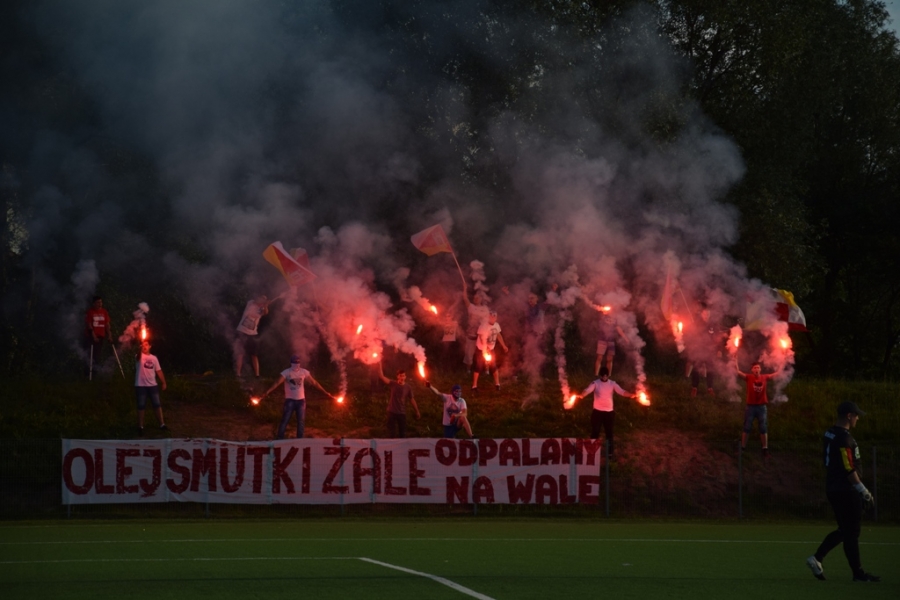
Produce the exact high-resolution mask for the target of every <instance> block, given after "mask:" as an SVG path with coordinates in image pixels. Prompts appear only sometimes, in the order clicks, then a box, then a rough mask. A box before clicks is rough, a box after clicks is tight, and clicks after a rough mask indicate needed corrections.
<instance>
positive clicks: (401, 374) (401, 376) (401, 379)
mask: <svg viewBox="0 0 900 600" xmlns="http://www.w3.org/2000/svg"><path fill="white" fill-rule="evenodd" d="M397 383H401V384H402V383H406V371H404V370H403V369H399V370H398V371H397Z"/></svg>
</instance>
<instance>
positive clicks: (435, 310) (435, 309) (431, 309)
mask: <svg viewBox="0 0 900 600" xmlns="http://www.w3.org/2000/svg"><path fill="white" fill-rule="evenodd" d="M428 310H430V311H431V312H433V313H434V314H438V313H437V306H435V305H434V304H432V305H431V306H429V307H428Z"/></svg>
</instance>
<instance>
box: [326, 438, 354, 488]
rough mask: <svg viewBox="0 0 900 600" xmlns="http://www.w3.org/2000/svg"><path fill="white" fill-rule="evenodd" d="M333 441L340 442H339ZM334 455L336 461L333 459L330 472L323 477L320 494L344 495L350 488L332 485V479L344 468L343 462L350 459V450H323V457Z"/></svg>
mask: <svg viewBox="0 0 900 600" xmlns="http://www.w3.org/2000/svg"><path fill="white" fill-rule="evenodd" d="M335 441H337V442H340V440H335ZM334 455H337V459H335V461H334V464H333V465H332V466H331V470H330V471H328V476H327V477H325V481H324V482H323V483H322V492H323V493H325V494H346V493H348V492H349V491H350V486H349V485H334V478H335V477H337V476H338V472H339V471H340V470H341V467H343V466H344V462H345V461H346V460H347V459H348V458H350V448H340V447H338V448H325V456H334Z"/></svg>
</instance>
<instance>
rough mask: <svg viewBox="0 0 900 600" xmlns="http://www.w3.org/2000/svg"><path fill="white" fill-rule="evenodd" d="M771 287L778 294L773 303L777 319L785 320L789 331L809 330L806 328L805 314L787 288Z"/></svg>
mask: <svg viewBox="0 0 900 600" xmlns="http://www.w3.org/2000/svg"><path fill="white" fill-rule="evenodd" d="M773 289H774V290H775V293H776V294H778V296H779V297H778V303H777V304H776V305H775V312H777V313H778V320H779V321H787V324H788V330H789V331H809V330H808V329H807V328H806V316H805V315H804V314H803V311H802V310H800V307H799V306H797V303H796V302H795V301H794V295H793V294H792V293H790V292H789V291H787V290H779V289H777V288H773Z"/></svg>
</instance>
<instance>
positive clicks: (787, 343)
mask: <svg viewBox="0 0 900 600" xmlns="http://www.w3.org/2000/svg"><path fill="white" fill-rule="evenodd" d="M790 345H791V342H790V340H786V339H784V338H782V339H781V347H782V348H784V349H785V350H787V349H788V347H789V346H790Z"/></svg>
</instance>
